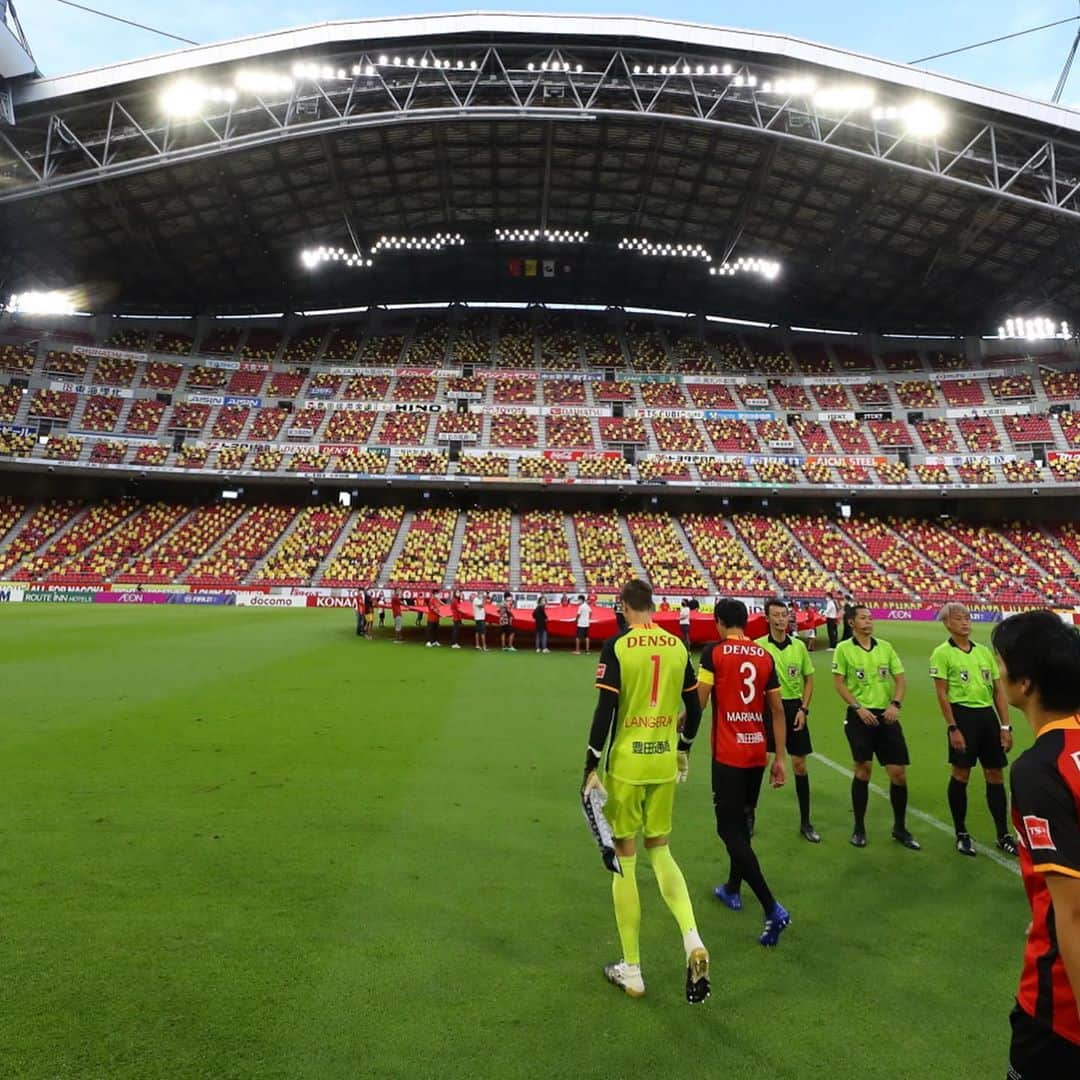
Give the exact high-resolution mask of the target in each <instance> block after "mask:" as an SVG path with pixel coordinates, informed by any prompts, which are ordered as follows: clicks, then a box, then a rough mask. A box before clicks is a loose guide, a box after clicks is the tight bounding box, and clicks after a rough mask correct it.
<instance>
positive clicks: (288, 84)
mask: <svg viewBox="0 0 1080 1080" xmlns="http://www.w3.org/2000/svg"><path fill="white" fill-rule="evenodd" d="M233 85H234V86H235V87H236V89H237V90H243V91H245V92H246V93H249V94H259V95H263V94H288V93H291V92H292V89H293V87H294V86H295V85H296V83H295V81H294V80H293V79H291V78H289V76H288V75H279V74H278V73H277V72H275V71H258V70H252V69H247V68H244V69H241V70H240V71H238V72H237V73H236V78H235V79H234V80H233Z"/></svg>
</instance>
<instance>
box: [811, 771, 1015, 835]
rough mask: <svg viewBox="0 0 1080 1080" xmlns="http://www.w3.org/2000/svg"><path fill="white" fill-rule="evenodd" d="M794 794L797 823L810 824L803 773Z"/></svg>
mask: <svg viewBox="0 0 1080 1080" xmlns="http://www.w3.org/2000/svg"><path fill="white" fill-rule="evenodd" d="M795 794H796V795H797V796H798V798H799V821H800V824H802V825H809V824H810V777H809V776H807V775H806V774H805V773H804V774H803V775H802V776H799V774H798V773H796V774H795ZM999 835H1000V834H999Z"/></svg>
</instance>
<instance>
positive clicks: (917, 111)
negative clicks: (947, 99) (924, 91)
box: [901, 101, 945, 137]
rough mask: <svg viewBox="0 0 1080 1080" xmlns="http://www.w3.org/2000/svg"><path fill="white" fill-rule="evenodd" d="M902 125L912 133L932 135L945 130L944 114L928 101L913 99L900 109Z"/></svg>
mask: <svg viewBox="0 0 1080 1080" xmlns="http://www.w3.org/2000/svg"><path fill="white" fill-rule="evenodd" d="M901 118H902V119H903V121H904V127H906V128H907V130H908V131H909V132H910V133H911V134H912V135H925V136H928V137H933V136H935V135H940V134H941V133H942V132H943V131H944V130H945V114H944V113H943V112H942V111H941V109H939V108H938V107H937V106H936V105H934V104H932V103H931V102H929V101H913V102H911V103H910V104H908V105H905V106H904V107H903V109H901Z"/></svg>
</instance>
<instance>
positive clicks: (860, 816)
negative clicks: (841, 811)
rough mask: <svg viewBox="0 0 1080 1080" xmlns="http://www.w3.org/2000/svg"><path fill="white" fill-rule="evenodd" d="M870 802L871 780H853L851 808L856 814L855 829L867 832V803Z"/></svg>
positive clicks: (856, 778)
mask: <svg viewBox="0 0 1080 1080" xmlns="http://www.w3.org/2000/svg"><path fill="white" fill-rule="evenodd" d="M869 802H870V781H869V780H860V779H859V778H858V777H857V776H856V777H852V780H851V809H852V811H853V812H854V814H855V831H856V832H866V805H867V803H869Z"/></svg>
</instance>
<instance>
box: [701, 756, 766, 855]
mask: <svg viewBox="0 0 1080 1080" xmlns="http://www.w3.org/2000/svg"><path fill="white" fill-rule="evenodd" d="M764 776H765V767H764V766H763V765H758V766H754V767H753V768H749V769H742V768H739V767H738V766H736V765H721V764H720V762H719V761H715V760H714V761H713V763H712V790H713V811H714V812H715V814H716V831H717V833H718V834H719V835H720V836H721V837H723V835H724V833H725V832H726V831H728V830H730V829H739V828H741V829H746V828H747V825H746V812H747V811H748V810H753V809H754V808H755V807H756V806H757V803H758V797H759V796H760V795H761V781H762V779H763V778H764ZM747 831H748V832H749V830H747Z"/></svg>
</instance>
